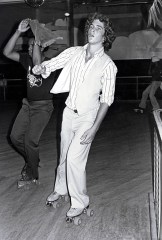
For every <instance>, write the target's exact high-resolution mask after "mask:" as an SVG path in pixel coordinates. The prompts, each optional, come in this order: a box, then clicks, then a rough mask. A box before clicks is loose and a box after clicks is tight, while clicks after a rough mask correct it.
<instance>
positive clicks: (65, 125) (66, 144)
mask: <svg viewBox="0 0 162 240" xmlns="http://www.w3.org/2000/svg"><path fill="white" fill-rule="evenodd" d="M97 111H98V110H97V109H95V110H91V111H89V112H88V113H86V114H82V115H78V113H74V111H73V110H71V109H69V108H68V107H66V108H65V109H64V112H63V120H62V129H61V149H60V150H61V151H60V163H59V166H58V168H57V176H56V181H55V188H54V190H55V191H56V192H57V193H59V194H61V195H64V194H67V193H69V195H70V197H71V207H72V208H84V207H86V206H87V205H88V204H89V197H88V195H87V188H86V163H87V158H88V153H89V150H90V146H91V144H84V145H83V144H81V143H80V142H81V139H80V138H81V136H82V135H83V133H84V132H85V131H86V130H88V129H89V128H91V127H92V125H93V123H94V121H95V118H96V115H97Z"/></svg>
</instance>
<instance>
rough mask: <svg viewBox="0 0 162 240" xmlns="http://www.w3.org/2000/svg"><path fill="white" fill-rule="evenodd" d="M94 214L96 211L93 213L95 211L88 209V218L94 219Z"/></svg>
mask: <svg viewBox="0 0 162 240" xmlns="http://www.w3.org/2000/svg"><path fill="white" fill-rule="evenodd" d="M93 214H94V211H93V210H91V209H87V216H88V217H92V216H93Z"/></svg>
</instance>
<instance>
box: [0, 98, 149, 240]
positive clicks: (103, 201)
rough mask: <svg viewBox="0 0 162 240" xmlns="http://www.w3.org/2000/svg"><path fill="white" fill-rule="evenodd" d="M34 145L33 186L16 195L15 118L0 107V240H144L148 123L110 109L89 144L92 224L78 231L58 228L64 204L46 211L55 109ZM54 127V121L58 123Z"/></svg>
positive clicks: (10, 107)
mask: <svg viewBox="0 0 162 240" xmlns="http://www.w3.org/2000/svg"><path fill="white" fill-rule="evenodd" d="M56 105H57V106H56V108H55V111H54V112H53V116H52V118H51V120H50V122H49V124H48V126H47V128H46V129H45V131H44V133H43V135H42V138H41V141H40V159H41V162H40V166H41V168H40V169H39V173H40V184H39V185H38V186H34V187H32V188H30V189H28V190H23V189H17V185H16V182H17V180H18V179H19V176H20V172H21V169H22V167H23V165H24V162H23V159H22V157H21V156H20V155H19V154H18V153H17V152H16V151H15V150H14V149H13V148H12V147H11V145H10V144H9V142H8V138H7V135H8V133H9V130H10V126H11V124H12V120H13V118H14V116H15V114H16V112H17V110H18V105H17V103H15V102H14V101H12V102H11V101H10V102H1V103H0V240H151V237H150V219H149V201H148V193H150V192H152V176H151V174H152V170H151V138H150V126H149V124H150V123H149V119H148V118H149V116H148V114H146V115H138V114H136V113H134V112H133V107H134V105H133V104H132V103H114V104H113V105H112V106H111V108H110V109H109V112H108V114H107V116H106V118H105V119H104V122H103V123H102V125H101V128H100V130H99V132H98V133H97V135H96V138H95V140H94V142H93V144H92V147H91V151H90V155H89V159H88V163H87V189H88V194H89V196H90V207H91V208H92V209H93V210H94V216H93V217H87V216H86V215H83V217H82V223H81V225H80V226H75V225H73V224H68V223H66V221H65V215H66V211H67V210H68V209H69V206H70V204H69V203H64V204H63V206H62V207H60V208H58V209H54V208H53V207H47V206H46V204H45V202H46V197H47V196H48V195H49V194H50V193H51V192H52V190H53V184H54V178H55V169H56V166H57V155H58V151H57V147H58V139H59V138H58V136H59V131H57V130H58V129H59V123H60V121H61V117H60V116H61V115H59V114H58V113H59V109H60V107H61V106H60V103H59V102H58V103H57V104H56ZM57 119H59V120H58V121H57Z"/></svg>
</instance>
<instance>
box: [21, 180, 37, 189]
mask: <svg viewBox="0 0 162 240" xmlns="http://www.w3.org/2000/svg"><path fill="white" fill-rule="evenodd" d="M38 184H39V183H38V180H37V179H30V180H25V179H23V178H21V179H20V180H18V181H17V188H18V189H19V188H22V187H25V186H29V185H38Z"/></svg>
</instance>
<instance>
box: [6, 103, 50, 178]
mask: <svg viewBox="0 0 162 240" xmlns="http://www.w3.org/2000/svg"><path fill="white" fill-rule="evenodd" d="M52 111H53V101H52V100H42V101H33V102H28V100H27V99H23V103H22V107H21V109H20V111H19V113H18V115H17V117H16V119H15V122H14V124H13V127H12V131H11V134H10V139H11V141H12V143H13V145H14V147H15V148H16V149H17V151H18V152H19V153H20V154H21V155H22V156H23V157H24V160H25V162H26V164H27V170H26V171H27V174H28V176H29V177H31V178H34V179H37V178H38V165H39V140H40V137H41V135H42V133H43V130H44V129H45V127H46V126H47V123H48V122H49V119H50V117H51V115H52Z"/></svg>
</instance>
